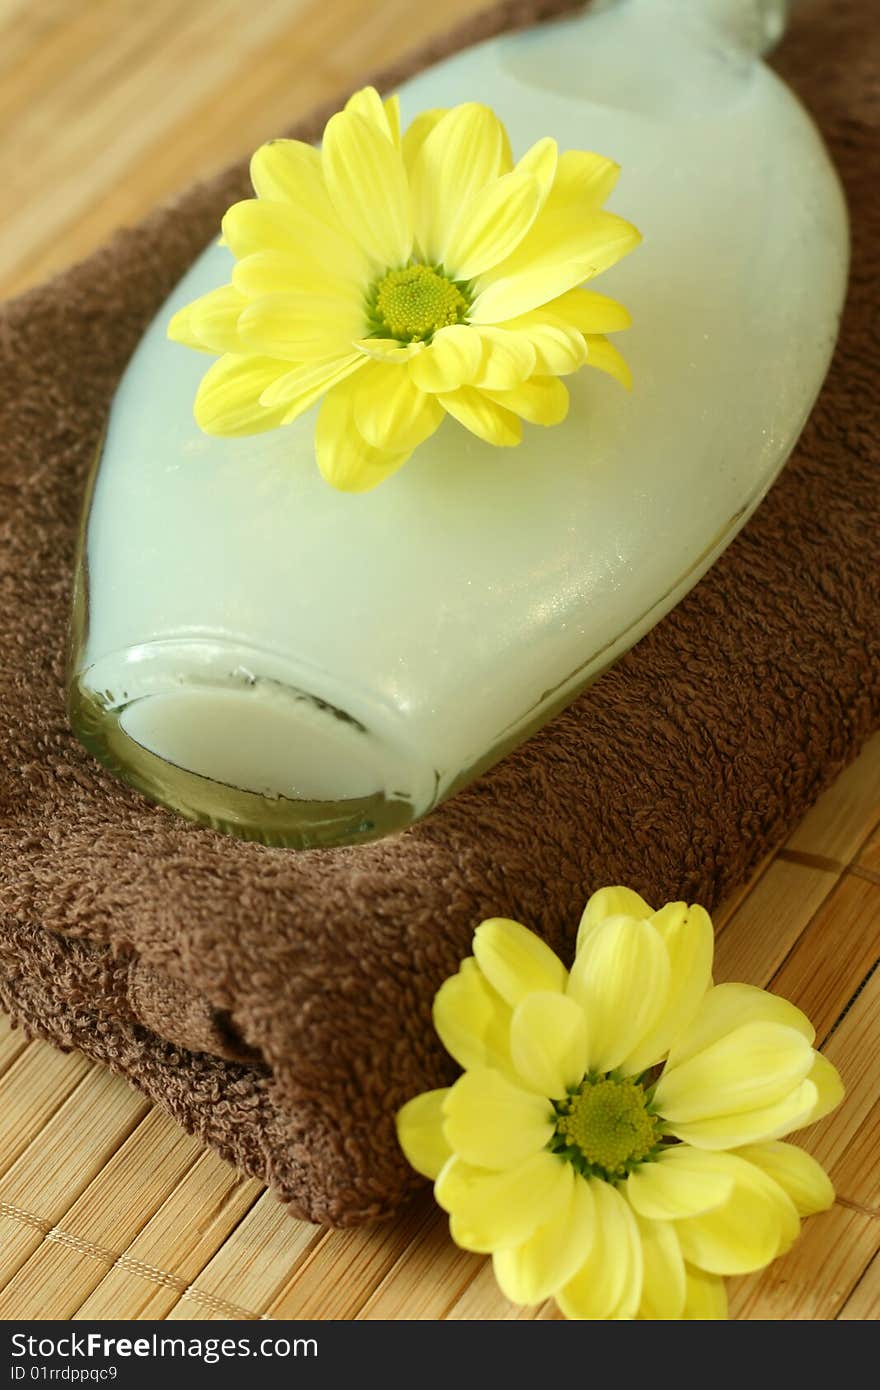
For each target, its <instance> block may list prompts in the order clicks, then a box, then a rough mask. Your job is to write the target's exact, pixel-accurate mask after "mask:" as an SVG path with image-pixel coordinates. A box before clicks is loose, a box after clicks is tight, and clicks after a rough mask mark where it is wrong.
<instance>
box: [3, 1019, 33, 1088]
mask: <svg viewBox="0 0 880 1390" xmlns="http://www.w3.org/2000/svg"><path fill="white" fill-rule="evenodd" d="M27 1045H28V1040H27V1038H26V1036H25V1034H24V1032H23V1031H22V1029H21V1028H13V1026H12V1020H11V1019H10V1018H8V1017H7V1015H6V1014H0V1076H2V1075H3V1073H4V1072H5V1071H8V1070H9V1068H10V1067H11V1066H12V1063H13V1062H14V1061H16V1059H17V1058H18V1057H20V1056H21V1054H22V1053H23V1052H24V1050H25V1048H26V1047H27Z"/></svg>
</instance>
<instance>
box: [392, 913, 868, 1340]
mask: <svg viewBox="0 0 880 1390" xmlns="http://www.w3.org/2000/svg"><path fill="white" fill-rule="evenodd" d="M712 956H713V934H712V923H711V921H710V919H709V917H708V914H707V913H706V912H705V911H704V910H703V909H702V908H701V907H688V906H687V905H686V904H685V903H669V904H667V906H666V907H663V908H661V909H660V910H659V911H658V912H654V911H652V909H651V908H650V907H649V906H648V904H647V903H646V902H645V901H644V899H642V898H641V897H639V895H638V894H637V893H634V892H632V891H631V890H629V889H627V888H603V889H601V890H600V891H599V892H598V893H595V894H594V895H593V897H592V898H591V899H590V901H589V902H588V904H587V907H586V911H585V912H584V915H583V919H582V921H581V926H580V931H579V934H578V944H577V954H576V957H575V962H574V965H573V967H572V969H571V972H570V973H569V972H568V971H567V970H566V969H565V967H564V966H563V964H562V962H561V961H560V960H559V958H558V956H556V955H555V954H554V952H553V951H551V949H550V948H549V946H547V945H546V944H545V943H544V942H543V941H541V940H540V938H539V937H537V936H535V935H534V934H533V933H532V932H530V931H528V930H527V929H526V928H525V927H523V926H520V925H519V923H517V922H511V921H506V920H502V919H500V918H496V919H493V920H491V921H488V922H483V923H482V925H481V926H479V927H478V928H477V931H476V934H475V936H474V955H473V956H471V957H469V958H468V959H467V960H465V961H464V962H463V963H462V966H461V969H460V970H459V972H458V974H456V975H453V976H452V977H451V979H449V980H447V981H446V983H445V984H444V985H443V986H442V987H441V989H440V990H439V992H438V994H437V997H436V1000H435V1004H434V1021H435V1025H436V1028H437V1031H438V1033H439V1035H440V1038H441V1040H442V1042H443V1044H444V1046H445V1047H446V1049H447V1050H448V1051H449V1052H450V1053H451V1054H452V1056H453V1057H454V1058H455V1060H456V1061H457V1062H459V1063H460V1065H461V1066H462V1067H464V1068H465V1071H464V1074H463V1075H462V1076H461V1077H460V1078H459V1079H458V1081H456V1083H455V1085H454V1086H451V1087H449V1088H447V1089H444V1090H439V1091H428V1092H426V1093H425V1094H424V1095H420V1096H417V1097H416V1098H415V1099H414V1100H411V1101H410V1102H409V1103H408V1104H407V1105H405V1106H404V1107H403V1109H402V1110H401V1111H400V1112H399V1115H398V1134H399V1138H400V1143H401V1145H402V1147H403V1150H404V1153H405V1154H406V1156H407V1158H408V1159H409V1161H410V1163H411V1164H412V1165H413V1166H414V1167H415V1168H417V1169H418V1171H419V1172H421V1173H424V1174H425V1175H426V1176H427V1177H431V1178H434V1179H435V1187H434V1191H435V1194H436V1197H437V1201H438V1202H439V1203H440V1205H441V1206H442V1207H443V1208H444V1209H445V1210H446V1211H448V1212H449V1216H450V1231H451V1234H452V1236H453V1239H454V1240H456V1241H457V1242H458V1244H459V1245H461V1246H463V1247H464V1248H465V1249H467V1250H476V1251H480V1252H484V1253H491V1254H492V1257H493V1262H494V1267H495V1273H496V1277H497V1279H498V1282H499V1284H500V1286H501V1288H502V1290H503V1292H504V1293H505V1294H506V1295H507V1297H508V1298H510V1299H512V1300H513V1302H514V1303H523V1304H529V1303H538V1302H540V1301H541V1300H543V1299H545V1298H548V1297H550V1296H551V1295H552V1296H554V1297H555V1299H556V1301H557V1303H558V1304H559V1307H560V1308H561V1309H562V1311H563V1312H564V1313H565V1314H566V1315H567V1316H568V1317H571V1318H616V1319H621V1318H623V1319H626V1318H648V1319H675V1318H694V1319H706V1318H723V1317H726V1315H727V1300H726V1294H725V1288H724V1278H723V1276H725V1275H730V1274H746V1273H749V1272H751V1271H753V1270H757V1269H761V1268H762V1267H763V1266H764V1265H766V1264H769V1262H770V1261H771V1260H773V1259H775V1258H776V1256H777V1255H780V1254H782V1253H783V1252H784V1251H786V1250H787V1249H788V1248H789V1246H790V1245H791V1243H792V1242H793V1240H794V1239H795V1237H796V1236H797V1234H798V1232H799V1230H800V1220H801V1217H804V1216H809V1215H810V1214H811V1213H812V1212H817V1211H822V1210H824V1209H825V1208H826V1207H828V1206H830V1205H831V1203H832V1202H833V1200H834V1190H833V1188H832V1186H831V1183H830V1181H829V1179H828V1177H827V1176H826V1174H825V1172H824V1170H823V1169H822V1168H821V1167H820V1166H819V1164H818V1163H817V1162H816V1161H815V1160H814V1159H813V1158H811V1157H810V1156H809V1154H807V1153H805V1152H804V1151H803V1150H802V1149H799V1148H796V1147H795V1146H794V1145H792V1144H787V1143H784V1142H781V1141H782V1139H783V1136H784V1135H787V1134H790V1133H791V1132H792V1131H793V1130H796V1129H801V1128H802V1127H803V1126H804V1125H809V1124H812V1123H813V1122H814V1121H815V1120H818V1119H819V1118H820V1117H821V1116H823V1115H825V1114H827V1113H828V1111H829V1110H831V1109H833V1108H834V1106H835V1105H837V1103H838V1102H839V1100H840V1098H841V1096H842V1095H843V1086H842V1083H841V1080H840V1077H839V1076H838V1074H837V1072H836V1070H835V1068H834V1067H833V1066H832V1065H831V1063H830V1062H829V1061H827V1060H826V1059H825V1058H824V1057H822V1056H821V1055H820V1054H819V1053H817V1052H816V1051H815V1050H814V1049H813V1046H812V1043H813V1038H814V1030H813V1028H812V1027H811V1025H810V1023H809V1020H808V1019H807V1018H806V1017H805V1016H804V1014H803V1013H801V1011H800V1010H799V1009H797V1008H795V1007H794V1005H793V1004H790V1003H788V1002H787V1001H786V1000H784V999H781V998H779V997H778V996H777V995H774V994H769V993H768V992H767V991H766V990H762V989H756V988H754V987H753V986H751V985H745V984H722V985H714V986H713V984H712Z"/></svg>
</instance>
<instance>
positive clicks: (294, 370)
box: [260, 352, 364, 425]
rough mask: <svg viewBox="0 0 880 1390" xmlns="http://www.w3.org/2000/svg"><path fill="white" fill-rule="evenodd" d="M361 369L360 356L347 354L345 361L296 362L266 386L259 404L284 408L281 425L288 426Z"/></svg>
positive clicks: (338, 358)
mask: <svg viewBox="0 0 880 1390" xmlns="http://www.w3.org/2000/svg"><path fill="white" fill-rule="evenodd" d="M363 365H364V359H363V357H361V355H360V353H357V352H350V353H349V354H348V355H347V356H345V357H325V358H319V359H318V360H317V361H312V362H298V363H297V364H296V366H295V367H291V369H290V371H288V372H285V373H284V375H283V376H279V377H276V379H275V380H274V381H273V382H272V383H271V385H269V386H267V387H266V389H265V391H264V392H263V394H262V396H261V397H260V404H261V405H266V406H273V407H274V406H276V405H283V406H284V408H285V415H284V421H283V423H284V424H285V425H286V424H289V423H290V421H291V420H295V419H296V418H297V416H298V415H302V413H303V411H305V410H308V409H309V406H312V405H314V403H315V401H316V400H317V399H318V398H319V396H323V394H324V392H325V391H329V390H330V388H331V387H332V386H336V385H338V383H339V382H340V381H344V380H345V378H346V377H348V376H351V374H352V373H353V372H356V371H359V370H360V368H361V367H362V366H363Z"/></svg>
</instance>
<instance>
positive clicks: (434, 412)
mask: <svg viewBox="0 0 880 1390" xmlns="http://www.w3.org/2000/svg"><path fill="white" fill-rule="evenodd" d="M354 420H355V424H356V425H357V428H358V430H359V432H360V433H361V434H362V435H363V437H364V439H365V440H366V441H367V443H368V444H371V445H372V446H373V448H374V449H395V450H396V449H407V450H412V449H415V448H416V447H417V446H418V445H419V444H421V443H422V442H423V441H424V440H425V439H427V438H428V436H429V435H431V434H433V433H434V431H435V430H436V428H437V426H438V425H439V424H440V423H441V421H442V420H443V408H442V406H439V405H438V404H437V402H436V400H435V399H434V397H433V396H428V395H425V393H424V392H423V391H420V390H419V389H418V387H416V386H414V385H413V383H412V381H411V380H410V377H409V374H408V372H407V370H406V368H405V367H403V366H394V365H392V364H390V363H385V362H370V363H368V364H367V366H366V367H365V369H364V371H363V372H362V373H361V375H360V377H359V378H358V384H357V390H356V391H355V396H354Z"/></svg>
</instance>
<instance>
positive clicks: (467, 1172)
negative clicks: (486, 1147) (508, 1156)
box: [434, 1151, 574, 1254]
mask: <svg viewBox="0 0 880 1390" xmlns="http://www.w3.org/2000/svg"><path fill="white" fill-rule="evenodd" d="M573 1183H574V1169H573V1168H572V1166H571V1164H570V1163H565V1162H564V1161H563V1160H562V1159H560V1158H557V1157H555V1155H553V1154H550V1153H547V1152H546V1151H542V1152H541V1153H536V1154H533V1155H532V1157H531V1158H529V1159H527V1160H526V1161H525V1162H524V1163H520V1164H518V1165H517V1166H516V1167H513V1168H509V1169H507V1170H506V1171H505V1172H503V1173H493V1172H487V1171H486V1169H485V1168H478V1167H474V1166H473V1165H472V1164H469V1163H466V1162H465V1161H464V1160H463V1159H461V1158H458V1157H453V1158H451V1159H450V1160H449V1162H448V1163H447V1164H446V1165H445V1167H444V1168H443V1169H442V1171H441V1173H440V1176H439V1177H438V1179H437V1182H436V1183H435V1185H434V1196H435V1197H436V1199H437V1201H438V1203H439V1204H440V1206H441V1207H443V1209H444V1211H448V1212H449V1214H450V1217H451V1219H450V1222H449V1229H450V1234H451V1235H452V1238H453V1240H454V1241H455V1242H456V1244H457V1245H460V1246H461V1247H462V1248H463V1249H465V1250H475V1251H477V1252H478V1253H480V1254H489V1253H490V1252H492V1251H493V1250H504V1249H507V1248H508V1247H511V1246H517V1245H521V1244H522V1243H523V1241H525V1240H528V1239H529V1237H530V1236H531V1235H533V1233H534V1232H535V1231H536V1230H538V1228H539V1227H541V1226H546V1225H547V1224H548V1222H551V1221H554V1220H555V1219H556V1217H557V1216H558V1215H559V1213H560V1211H562V1210H563V1208H565V1207H566V1206H567V1204H568V1201H569V1198H570V1195H571V1190H572V1186H573Z"/></svg>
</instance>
